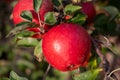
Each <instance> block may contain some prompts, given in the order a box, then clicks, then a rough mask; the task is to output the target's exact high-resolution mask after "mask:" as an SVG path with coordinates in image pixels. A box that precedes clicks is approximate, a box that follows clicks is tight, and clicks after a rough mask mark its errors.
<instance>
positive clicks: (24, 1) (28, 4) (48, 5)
mask: <svg viewBox="0 0 120 80" xmlns="http://www.w3.org/2000/svg"><path fill="white" fill-rule="evenodd" d="M24 10H29V11H31V13H32V16H33V20H32V21H33V22H35V23H36V24H39V20H38V15H37V13H36V12H35V10H34V9H33V0H19V1H18V2H17V4H16V5H15V6H14V8H13V21H14V24H18V23H20V22H23V21H25V20H24V19H22V18H21V17H20V14H21V13H22V11H24ZM49 11H53V4H52V2H51V0H43V3H42V6H41V8H40V11H39V15H40V19H41V20H42V21H44V15H45V14H46V13H47V12H49ZM44 28H45V29H46V30H47V28H49V26H48V25H45V26H44ZM28 29H29V30H30V31H33V32H35V31H37V32H38V31H39V32H40V29H38V28H31V29H30V28H28ZM40 36H41V35H40Z"/></svg>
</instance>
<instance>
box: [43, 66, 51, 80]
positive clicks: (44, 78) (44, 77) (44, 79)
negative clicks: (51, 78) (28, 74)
mask: <svg viewBox="0 0 120 80" xmlns="http://www.w3.org/2000/svg"><path fill="white" fill-rule="evenodd" d="M50 68H51V66H50V64H49V65H48V68H47V70H46V72H45V74H44V76H43V80H46V76H47V74H48V72H49V70H50Z"/></svg>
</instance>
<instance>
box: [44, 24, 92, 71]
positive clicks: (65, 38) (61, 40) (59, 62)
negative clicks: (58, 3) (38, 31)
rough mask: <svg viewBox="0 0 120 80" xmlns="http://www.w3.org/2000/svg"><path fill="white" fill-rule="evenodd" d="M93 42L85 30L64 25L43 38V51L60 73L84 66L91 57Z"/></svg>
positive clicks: (56, 27)
mask: <svg viewBox="0 0 120 80" xmlns="http://www.w3.org/2000/svg"><path fill="white" fill-rule="evenodd" d="M90 48H91V40H90V36H89V35H88V33H87V32H86V30H85V29H84V28H82V27H81V26H79V25H77V24H73V23H62V24H59V25H57V26H55V27H53V28H52V29H50V30H49V31H48V32H47V33H46V34H45V35H44V37H43V41H42V49H43V53H44V56H45V58H46V60H47V61H48V63H50V64H51V65H52V66H53V67H54V68H56V69H58V70H60V71H69V70H73V69H76V68H78V67H80V66H84V64H85V62H86V61H87V60H88V58H89V56H90Z"/></svg>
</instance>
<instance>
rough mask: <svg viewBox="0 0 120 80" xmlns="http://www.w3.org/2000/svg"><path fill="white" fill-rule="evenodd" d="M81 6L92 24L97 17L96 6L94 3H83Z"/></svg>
mask: <svg viewBox="0 0 120 80" xmlns="http://www.w3.org/2000/svg"><path fill="white" fill-rule="evenodd" d="M81 6H82V12H83V13H85V14H86V15H87V21H88V22H92V21H93V19H94V17H95V15H96V10H95V6H94V4H93V3H92V2H84V3H82V5H81Z"/></svg>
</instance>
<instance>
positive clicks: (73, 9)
mask: <svg viewBox="0 0 120 80" xmlns="http://www.w3.org/2000/svg"><path fill="white" fill-rule="evenodd" d="M80 9H81V7H80V6H76V5H73V4H69V5H67V6H66V7H65V9H64V13H65V14H67V15H73V14H74V13H76V12H77V11H80Z"/></svg>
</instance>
